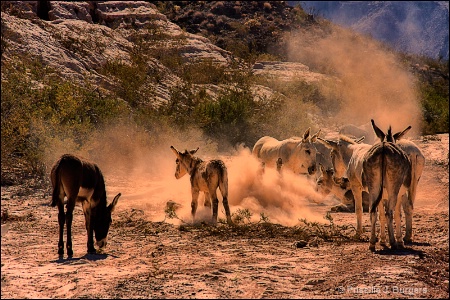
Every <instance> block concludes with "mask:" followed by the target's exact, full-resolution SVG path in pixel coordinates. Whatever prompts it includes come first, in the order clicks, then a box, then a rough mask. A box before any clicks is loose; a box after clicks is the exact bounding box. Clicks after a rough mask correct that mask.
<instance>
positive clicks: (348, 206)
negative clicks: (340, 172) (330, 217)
mask: <svg viewBox="0 0 450 300" xmlns="http://www.w3.org/2000/svg"><path fill="white" fill-rule="evenodd" d="M319 170H320V172H319V174H320V175H319V177H318V178H317V181H316V190H317V191H318V192H320V193H321V194H322V195H323V196H324V197H325V196H327V195H328V194H330V193H331V194H333V195H334V196H335V197H336V198H337V199H339V200H340V202H341V203H339V204H338V205H335V206H333V207H331V209H330V210H331V211H332V212H355V198H354V197H353V193H352V190H351V189H350V182H349V181H348V179H347V178H345V179H344V180H341V183H340V184H338V183H336V182H335V181H334V170H333V168H332V167H331V168H325V167H324V166H323V165H322V164H319ZM362 199H363V211H364V212H368V211H369V198H368V194H367V193H366V192H363V195H362Z"/></svg>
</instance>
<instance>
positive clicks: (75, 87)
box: [1, 57, 127, 172]
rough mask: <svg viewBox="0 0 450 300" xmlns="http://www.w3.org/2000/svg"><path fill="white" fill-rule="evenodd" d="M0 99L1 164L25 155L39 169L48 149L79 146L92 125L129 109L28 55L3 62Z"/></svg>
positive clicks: (101, 122)
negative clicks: (57, 72)
mask: <svg viewBox="0 0 450 300" xmlns="http://www.w3.org/2000/svg"><path fill="white" fill-rule="evenodd" d="M38 80H39V81H38ZM1 100H2V107H1V114H2V118H1V125H2V128H1V141H2V144H1V150H2V163H4V162H7V161H8V159H9V158H11V157H21V158H22V159H23V160H24V161H26V162H27V163H28V164H29V166H31V167H32V169H34V171H36V172H41V171H42V170H40V168H41V167H42V163H43V161H44V157H45V155H46V153H48V152H51V151H54V149H55V147H58V146H59V145H60V146H62V147H64V148H66V149H72V150H74V149H79V148H80V147H82V145H83V144H84V141H86V140H87V137H88V136H89V134H90V133H91V132H92V130H93V129H94V128H96V127H97V126H100V125H102V124H104V123H105V122H108V121H109V120H112V119H116V118H118V117H120V116H121V115H123V114H124V113H126V111H127V106H126V105H125V104H124V103H123V102H121V101H119V100H117V98H114V97H110V96H108V95H107V94H104V95H102V93H101V92H100V91H99V90H98V89H96V88H94V87H93V86H90V85H89V84H87V83H85V84H84V85H82V84H75V83H72V82H70V81H64V80H63V79H61V77H60V76H58V74H56V73H55V71H54V70H51V69H49V68H45V67H43V66H42V65H41V64H40V63H39V62H38V61H36V60H34V59H30V58H28V57H20V58H19V57H16V58H15V59H13V60H11V61H8V62H4V63H2V89H1Z"/></svg>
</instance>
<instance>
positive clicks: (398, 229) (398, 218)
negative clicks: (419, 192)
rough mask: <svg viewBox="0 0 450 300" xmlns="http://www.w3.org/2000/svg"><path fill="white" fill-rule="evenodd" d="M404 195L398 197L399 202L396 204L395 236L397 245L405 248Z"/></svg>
mask: <svg viewBox="0 0 450 300" xmlns="http://www.w3.org/2000/svg"><path fill="white" fill-rule="evenodd" d="M401 205H402V196H399V199H397V204H396V206H395V212H394V218H395V238H396V240H397V247H398V248H404V247H405V245H404V243H403V239H402V215H401V213H402V208H401Z"/></svg>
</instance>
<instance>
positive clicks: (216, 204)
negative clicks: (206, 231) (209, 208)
mask: <svg viewBox="0 0 450 300" xmlns="http://www.w3.org/2000/svg"><path fill="white" fill-rule="evenodd" d="M212 205H213V214H212V223H213V224H214V225H215V224H217V214H218V212H219V199H217V195H214V196H213V199H212Z"/></svg>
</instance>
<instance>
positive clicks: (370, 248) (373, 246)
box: [369, 243, 375, 252]
mask: <svg viewBox="0 0 450 300" xmlns="http://www.w3.org/2000/svg"><path fill="white" fill-rule="evenodd" d="M369 250H370V251H372V252H375V244H372V243H370V245H369Z"/></svg>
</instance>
